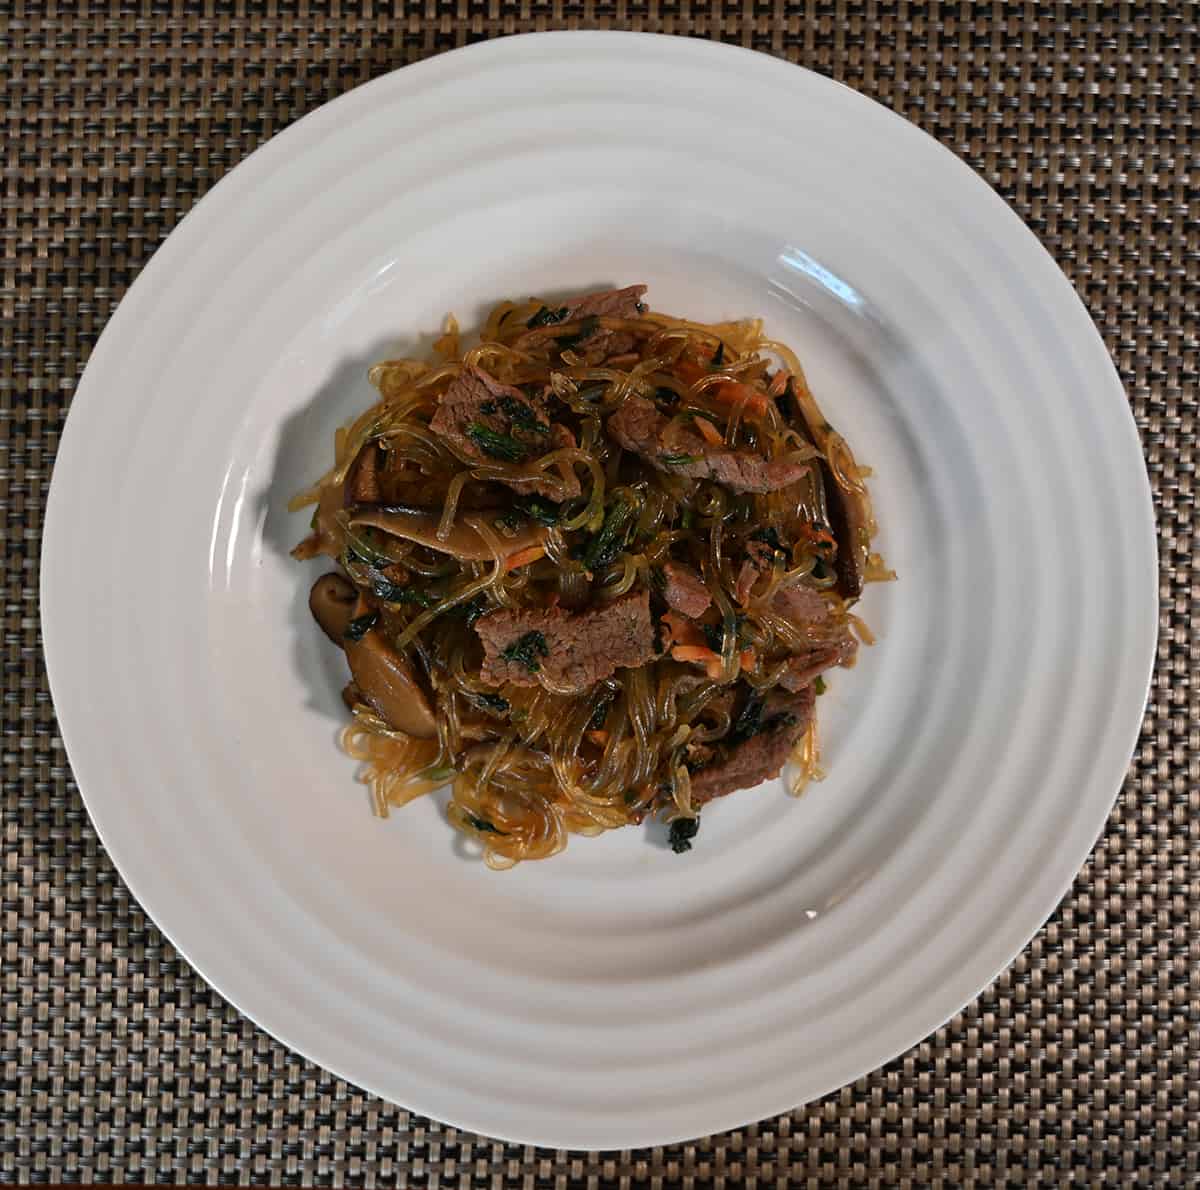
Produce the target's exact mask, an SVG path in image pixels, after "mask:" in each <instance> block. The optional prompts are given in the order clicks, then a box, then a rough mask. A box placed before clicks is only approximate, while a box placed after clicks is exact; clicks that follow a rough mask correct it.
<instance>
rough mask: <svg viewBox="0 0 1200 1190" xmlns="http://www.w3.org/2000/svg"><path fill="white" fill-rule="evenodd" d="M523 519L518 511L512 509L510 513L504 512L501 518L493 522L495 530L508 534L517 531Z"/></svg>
mask: <svg viewBox="0 0 1200 1190" xmlns="http://www.w3.org/2000/svg"><path fill="white" fill-rule="evenodd" d="M524 520H525V518H524V517H523V516H522V515H521V513H520V511H519V510H517V509H515V508H514V509H513V510H512V511H511V512H506V513H505V514H504V515H503V516H498V517H497V518H496V521H495V525H496V528H497V529H507V530H508V531H509V532H510V533H511V532H514V531H515V530H517V529H519V528H520V527H521V525H522V524H523V522H524Z"/></svg>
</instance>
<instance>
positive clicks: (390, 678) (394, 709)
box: [345, 631, 437, 739]
mask: <svg viewBox="0 0 1200 1190" xmlns="http://www.w3.org/2000/svg"><path fill="white" fill-rule="evenodd" d="M345 648H346V660H347V661H348V662H349V663H350V672H351V673H352V674H353V675H354V684H355V685H356V686H357V687H358V692H359V694H361V695H362V697H363V699H364V701H366V702H367V703H369V704H370V705H371V706H372V707H373V708H374V709H375V710H376V711H378V712H379V714H380V715H382V716H383V718H384V719H386V720H387V721H388V723H390V724H391V725H392V727H394V728H395V729H396V730H397V731H402V732H404V734H405V735H411V736H416V737H417V738H418V739H433V738H434V737H435V736H436V735H437V719H435V718H434V714H433V710H432V708H431V707H430V705H429V700H428V699H427V698H426V697H425V691H424V690H422V689H421V687H420V685H418V683H417V680H416V679H415V678H414V677H413V672H412V670H411V669H410V668H409V665H408V662H407V661H405V660H404V658H403V657H401V656H400V654H399V653H397V652H396V650H395V649H393V648H392V647H391V645H389V644H388V643H387V641H386V640H385V639H384V637H383V635H382V633H380V632H378V631H373V632H368V633H367V634H366V635H365V636H364V637H363V638H362V639H361V640H348V641H346V642H345Z"/></svg>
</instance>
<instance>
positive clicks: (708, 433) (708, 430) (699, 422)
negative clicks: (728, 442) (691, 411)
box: [696, 417, 725, 446]
mask: <svg viewBox="0 0 1200 1190" xmlns="http://www.w3.org/2000/svg"><path fill="white" fill-rule="evenodd" d="M696 429H698V430H699V431H700V435H701V437H703V439H704V441H705V442H707V443H708V444H709V445H710V446H720V445H721V443H722V442H724V441H725V439H724V438H723V437H722V436H721V431H720V430H718V429H717V427H716V426H714V425H713V424H712V422H710V421H709V420H708V418H707V417H698V418H696Z"/></svg>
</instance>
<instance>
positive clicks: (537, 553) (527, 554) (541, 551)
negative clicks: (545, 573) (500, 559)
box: [504, 545, 546, 570]
mask: <svg viewBox="0 0 1200 1190" xmlns="http://www.w3.org/2000/svg"><path fill="white" fill-rule="evenodd" d="M545 556H546V547H545V546H541V545H531V546H529V547H528V549H523V550H517V552H516V553H515V554H509V556H508V558H507V559H506V561H505V563H504V569H505V570H516V569H517V567H519V566H528V565H529V563H530V562H536V561H537V560H538V559H539V558H544V557H545Z"/></svg>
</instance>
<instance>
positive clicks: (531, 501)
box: [513, 496, 562, 525]
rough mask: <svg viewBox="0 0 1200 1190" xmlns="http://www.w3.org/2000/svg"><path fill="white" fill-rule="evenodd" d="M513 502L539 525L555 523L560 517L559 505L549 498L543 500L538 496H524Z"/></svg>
mask: <svg viewBox="0 0 1200 1190" xmlns="http://www.w3.org/2000/svg"><path fill="white" fill-rule="evenodd" d="M513 503H514V505H515V507H516V508H517V509H519V510H520V511H521V512H522V513H524V514H525V516H527V517H528V518H529V519H530V520H531V521H537V523H538V524H539V525H557V524H558V522H559V520H560V519H561V518H562V509H561V507H560V506H559V505H557V504H554V503H552V502H551V501H549V500H543V499H542V498H541V497H540V496H524V497H521V498H520V499H518V500H515V501H513Z"/></svg>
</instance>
